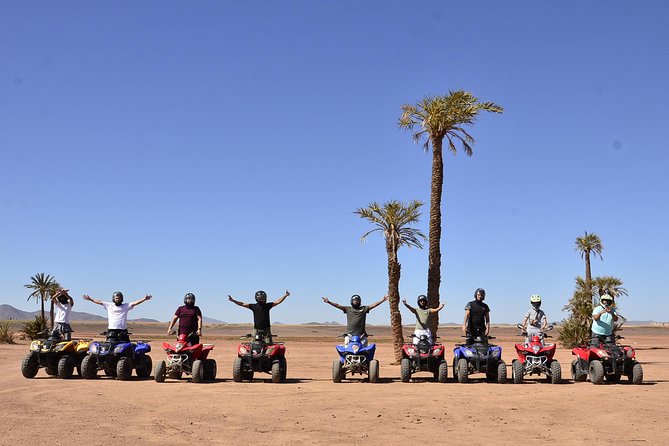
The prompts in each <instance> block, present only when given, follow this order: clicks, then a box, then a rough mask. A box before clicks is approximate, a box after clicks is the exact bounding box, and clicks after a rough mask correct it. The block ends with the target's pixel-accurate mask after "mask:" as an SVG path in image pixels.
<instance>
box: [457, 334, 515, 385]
mask: <svg viewBox="0 0 669 446" xmlns="http://www.w3.org/2000/svg"><path fill="white" fill-rule="evenodd" d="M464 337H465V338H467V341H468V342H467V343H465V344H455V348H454V349H453V375H454V376H455V377H456V378H457V380H458V382H459V383H466V382H468V381H469V375H471V374H472V373H485V374H486V379H487V380H488V381H489V382H498V383H499V384H504V383H505V382H506V363H505V362H504V361H503V360H502V347H499V346H497V345H492V344H488V340H489V339H495V338H494V337H493V336H486V335H482V336H476V337H474V338H472V337H469V336H464Z"/></svg>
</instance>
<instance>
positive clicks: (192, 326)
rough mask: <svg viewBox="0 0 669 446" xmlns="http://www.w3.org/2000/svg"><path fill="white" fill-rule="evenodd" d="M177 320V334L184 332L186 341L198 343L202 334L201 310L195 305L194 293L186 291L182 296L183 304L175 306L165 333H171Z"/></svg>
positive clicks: (193, 343) (192, 343)
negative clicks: (175, 308)
mask: <svg viewBox="0 0 669 446" xmlns="http://www.w3.org/2000/svg"><path fill="white" fill-rule="evenodd" d="M177 319H178V320H179V331H178V333H177V335H181V334H185V335H186V336H189V335H190V336H189V337H188V342H189V343H190V344H191V345H195V344H199V343H200V336H202V311H200V307H196V306H195V294H193V293H186V295H185V296H184V304H183V305H182V306H180V307H179V308H177V311H175V312H174V317H173V318H172V321H171V322H170V324H169V325H168V327H167V335H168V336H170V335H172V334H173V332H172V327H173V326H174V324H176V322H177Z"/></svg>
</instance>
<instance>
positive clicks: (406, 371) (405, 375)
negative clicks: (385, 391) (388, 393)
mask: <svg viewBox="0 0 669 446" xmlns="http://www.w3.org/2000/svg"><path fill="white" fill-rule="evenodd" d="M400 378H401V379H402V382H403V383H408V382H409V381H411V360H410V359H409V358H402V361H401V362H400Z"/></svg>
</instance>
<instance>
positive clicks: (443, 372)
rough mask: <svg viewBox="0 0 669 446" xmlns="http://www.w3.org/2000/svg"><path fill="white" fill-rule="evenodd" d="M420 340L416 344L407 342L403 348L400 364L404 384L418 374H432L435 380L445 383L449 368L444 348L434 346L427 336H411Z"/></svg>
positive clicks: (439, 345)
mask: <svg viewBox="0 0 669 446" xmlns="http://www.w3.org/2000/svg"><path fill="white" fill-rule="evenodd" d="M411 338H418V342H417V343H416V344H414V343H412V342H407V343H405V344H404V345H403V346H402V361H401V362H400V376H401V378H402V382H403V383H408V382H409V381H410V380H411V375H412V374H413V373H416V372H431V373H432V375H433V376H434V379H436V380H439V382H440V383H445V382H446V380H447V379H448V366H447V365H446V360H445V359H444V346H443V345H442V344H433V343H432V340H431V339H430V337H429V336H427V335H421V336H420V337H418V336H416V335H413V334H412V335H411Z"/></svg>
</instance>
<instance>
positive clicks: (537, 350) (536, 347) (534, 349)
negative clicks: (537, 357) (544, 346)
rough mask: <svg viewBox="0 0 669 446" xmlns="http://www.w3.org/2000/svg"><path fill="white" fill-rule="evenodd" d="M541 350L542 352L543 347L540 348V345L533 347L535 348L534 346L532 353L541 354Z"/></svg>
mask: <svg viewBox="0 0 669 446" xmlns="http://www.w3.org/2000/svg"><path fill="white" fill-rule="evenodd" d="M539 350H541V346H540V345H533V346H532V351H533V352H534V353H539Z"/></svg>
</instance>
